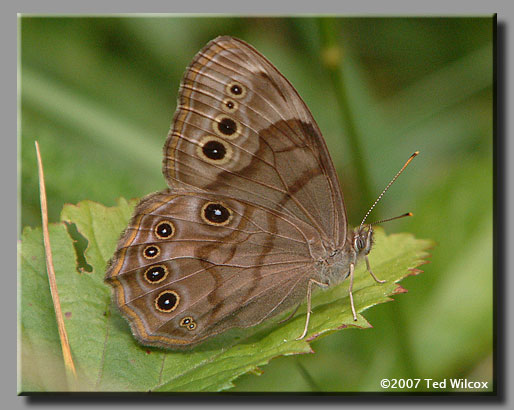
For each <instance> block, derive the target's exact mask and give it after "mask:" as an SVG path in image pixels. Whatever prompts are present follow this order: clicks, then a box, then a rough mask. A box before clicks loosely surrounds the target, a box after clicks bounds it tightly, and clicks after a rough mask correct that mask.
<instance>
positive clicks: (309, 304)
mask: <svg viewBox="0 0 514 410" xmlns="http://www.w3.org/2000/svg"><path fill="white" fill-rule="evenodd" d="M313 284H315V285H318V286H319V287H321V288H326V287H327V286H328V284H326V283H323V282H318V281H317V280H314V279H309V283H308V285H307V319H306V320H305V328H304V329H303V333H302V335H301V336H300V337H297V338H296V340H301V339H303V338H304V337H305V335H306V334H307V330H308V329H309V320H310V319H311V313H312V311H311V295H312V285H313Z"/></svg>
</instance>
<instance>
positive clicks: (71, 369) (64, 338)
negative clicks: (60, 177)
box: [36, 141, 77, 380]
mask: <svg viewBox="0 0 514 410" xmlns="http://www.w3.org/2000/svg"><path fill="white" fill-rule="evenodd" d="M36 153H37V163H38V174H39V193H40V201H41V218H42V226H43V240H44V244H45V259H46V269H47V273H48V282H49V283H50V292H51V294H52V301H53V304H54V309H55V317H56V319H57V327H58V329H59V338H60V339H61V348H62V354H63V358H64V364H65V367H66V371H67V373H68V374H71V375H73V380H76V378H77V373H76V371H75V365H74V363H73V358H72V356H71V350H70V344H69V342H68V335H67V334H66V328H65V327H64V320H63V317H62V311H61V303H60V302H59V293H58V292H57V282H56V280H55V271H54V264H53V260H52V249H51V246H50V235H49V233H48V212H47V204H46V189H45V177H44V174H43V163H42V161H41V153H40V152H39V144H38V143H37V141H36Z"/></svg>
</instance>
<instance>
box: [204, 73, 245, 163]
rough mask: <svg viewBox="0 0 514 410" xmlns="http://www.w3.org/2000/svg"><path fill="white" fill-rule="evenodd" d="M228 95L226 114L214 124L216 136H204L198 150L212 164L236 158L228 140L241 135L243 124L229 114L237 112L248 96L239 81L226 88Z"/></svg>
mask: <svg viewBox="0 0 514 410" xmlns="http://www.w3.org/2000/svg"><path fill="white" fill-rule="evenodd" d="M225 91H226V93H227V95H228V97H226V98H225V99H223V101H222V103H221V109H222V110H223V111H224V112H225V114H220V115H218V116H217V117H216V118H215V119H214V121H213V122H212V129H213V131H214V134H215V135H211V134H207V135H205V136H203V137H202V138H201V139H200V141H199V144H198V147H197V149H196V153H197V155H198V156H199V157H200V158H201V159H202V160H204V161H206V162H208V163H210V164H216V165H224V164H226V163H228V162H229V161H230V160H231V159H232V158H233V157H234V155H233V154H234V151H233V149H232V146H231V144H229V143H228V142H227V141H226V140H227V139H228V140H232V139H235V138H237V137H238V136H240V135H241V131H242V128H241V123H240V122H239V121H237V120H236V119H235V118H232V117H231V116H230V115H229V114H233V113H235V112H237V110H238V109H239V103H238V101H237V100H240V99H242V98H244V97H245V96H246V93H247V90H246V87H245V86H244V85H242V84H241V83H239V82H237V81H231V82H229V83H228V84H226V86H225Z"/></svg>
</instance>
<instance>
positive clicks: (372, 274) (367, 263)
mask: <svg viewBox="0 0 514 410" xmlns="http://www.w3.org/2000/svg"><path fill="white" fill-rule="evenodd" d="M366 268H367V269H368V272H369V274H370V275H371V277H372V278H373V279H375V282H377V283H385V282H387V281H386V280H380V279H378V278H377V277H376V276H375V274H374V273H373V272H372V270H371V266H370V265H369V260H368V255H366Z"/></svg>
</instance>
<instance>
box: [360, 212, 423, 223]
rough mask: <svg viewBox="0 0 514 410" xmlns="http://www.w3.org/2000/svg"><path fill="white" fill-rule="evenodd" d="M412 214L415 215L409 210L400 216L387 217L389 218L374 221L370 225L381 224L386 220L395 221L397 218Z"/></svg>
mask: <svg viewBox="0 0 514 410" xmlns="http://www.w3.org/2000/svg"><path fill="white" fill-rule="evenodd" d="M412 215H413V213H412V212H407V213H406V214H403V215H400V216H395V217H393V218H387V219H382V220H380V221H376V222H372V223H370V225H378V224H381V223H384V222H389V221H394V220H395V219H400V218H405V217H406V216H412Z"/></svg>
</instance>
